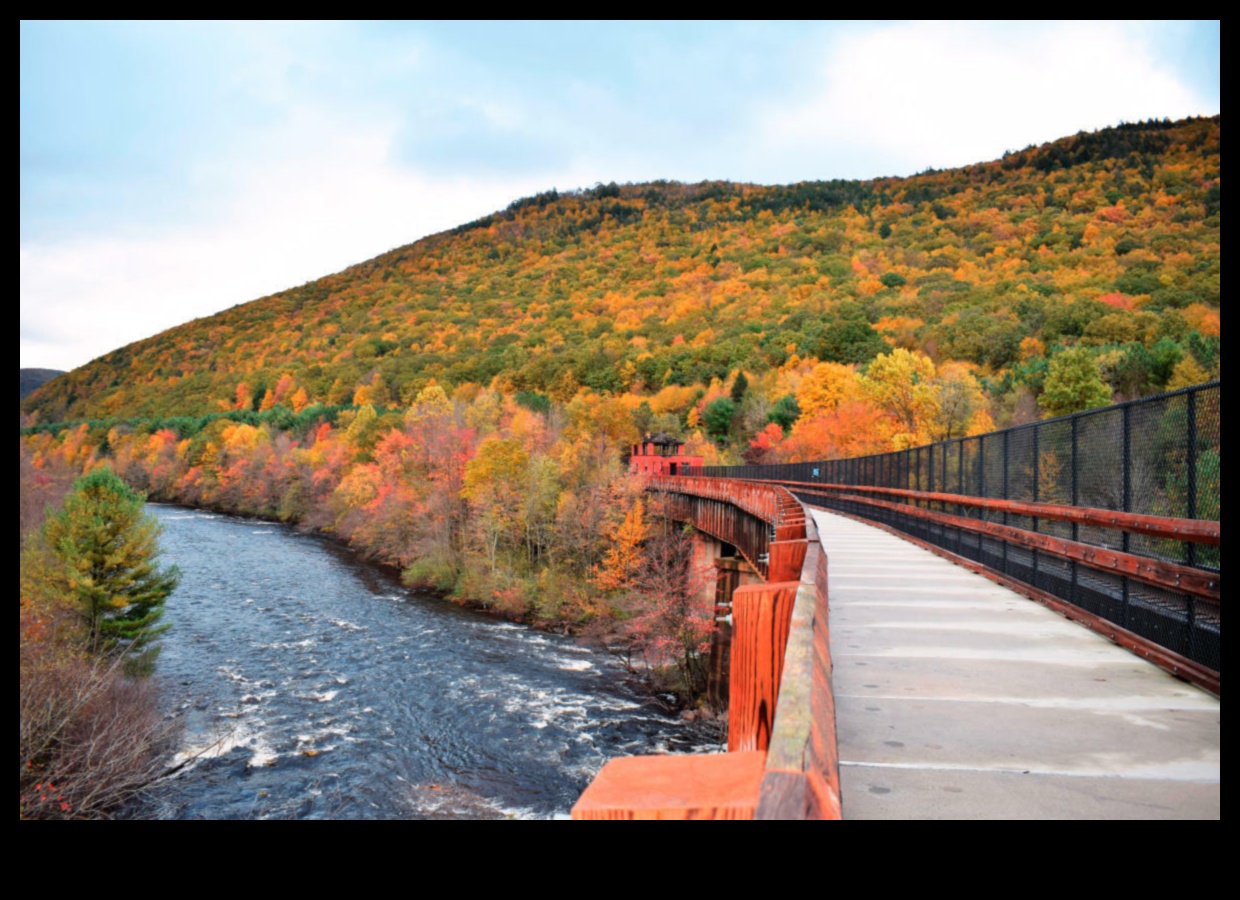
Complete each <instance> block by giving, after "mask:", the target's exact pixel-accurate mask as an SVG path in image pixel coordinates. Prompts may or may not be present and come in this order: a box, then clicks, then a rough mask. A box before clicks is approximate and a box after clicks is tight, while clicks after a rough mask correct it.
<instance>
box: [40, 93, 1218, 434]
mask: <svg viewBox="0 0 1240 900" xmlns="http://www.w3.org/2000/svg"><path fill="white" fill-rule="evenodd" d="M1220 121H1221V120H1220V117H1214V118H1213V119H1196V120H1186V121H1182V122H1176V123H1170V122H1150V123H1143V124H1137V125H1125V126H1120V127H1118V128H1112V129H1106V130H1104V131H1100V132H1096V133H1092V134H1085V133H1082V134H1079V135H1075V136H1073V137H1068V138H1064V139H1062V140H1058V141H1055V142H1053V143H1050V144H1046V145H1043V146H1041V147H1038V148H1029V149H1026V150H1024V151H1020V152H1019V153H1013V154H1008V155H1006V156H1005V157H1004V158H1003V159H1002V160H997V161H994V162H990V163H982V164H978V165H973V166H967V167H963V168H960V169H953V170H948V171H941V172H935V171H931V172H926V173H923V174H920V175H916V176H913V177H910V178H883V179H876V180H873V181H865V182H845V181H830V182H810V183H803V184H797V185H789V186H774V187H763V186H755V185H741V184H728V183H719V182H710V183H702V184H697V185H684V184H678V183H673V182H657V183H652V184H644V185H624V186H616V185H614V184H613V185H606V186H598V187H596V188H594V189H592V190H586V191H581V192H574V193H568V194H557V193H556V192H554V191H552V192H548V193H546V194H541V195H538V196H536V197H532V198H526V199H523V200H520V201H517V202H515V203H513V204H512V205H511V206H509V207H508V209H506V210H504V211H503V212H500V213H496V214H494V215H492V216H488V217H485V218H484V219H481V220H478V221H476V222H472V223H469V224H467V225H463V226H461V227H459V228H456V229H454V230H452V231H450V232H445V233H442V234H438V235H434V236H431V237H428V238H425V239H423V240H421V241H418V242H417V243H415V244H411V245H409V246H406V247H402V248H399V249H396V250H393V251H391V252H389V253H385V254H383V255H382V256H379V257H376V258H375V259H372V260H369V261H367V262H364V263H361V264H359V265H356V266H353V267H351V268H349V269H346V270H345V271H343V272H339V273H336V274H334V275H329V276H327V277H325V278H321V279H319V280H317V281H314V282H310V283H308V284H306V285H303V286H301V287H298V288H293V289H290V290H287V291H284V292H282V293H279V294H275V295H273V296H270V297H264V298H260V299H258V300H255V301H253V302H251V303H246V304H243V305H240V306H237V307H234V308H232V309H229V310H226V311H224V312H221V313H219V314H217V315H214V316H211V317H208V318H204V319H200V320H196V321H193V322H189V323H187V324H185V325H182V326H179V327H177V328H173V329H170V330H168V331H166V332H163V333H162V334H158V335H155V336H154V337H151V338H148V339H146V340H143V341H139V342H136V343H134V344H131V345H129V346H127V347H123V348H120V349H118V350H115V351H113V352H112V353H109V354H107V355H106V356H103V357H101V358H100V359H97V360H95V361H93V362H91V363H90V364H88V365H86V366H83V367H81V368H79V369H76V370H74V371H73V372H71V373H69V374H68V375H67V376H66V377H64V378H60V379H57V380H56V381H55V382H53V383H51V384H49V385H47V386H46V387H44V388H43V389H41V390H39V391H36V392H35V393H34V394H33V395H32V396H30V397H29V398H27V399H26V400H25V401H24V402H23V404H22V408H23V410H25V411H27V412H31V413H36V414H37V418H38V419H39V420H40V421H45V422H46V421H55V420H63V419H68V418H92V417H102V416H155V415H171V414H185V415H189V414H200V413H203V412H206V411H211V410H217V409H222V408H228V407H233V408H236V407H244V406H252V407H254V408H259V407H262V406H264V405H265V406H270V405H271V404H273V403H281V404H288V405H294V406H297V405H299V404H304V403H306V402H311V401H322V402H326V403H341V402H350V401H357V402H373V403H376V404H393V405H394V404H403V403H407V402H408V401H409V400H410V399H411V397H412V396H414V395H415V394H416V392H417V391H418V390H419V389H420V388H422V387H423V386H425V385H426V384H427V383H428V382H429V381H430V380H432V379H435V380H437V381H438V382H440V383H441V384H444V385H445V386H448V387H449V388H451V387H452V386H456V385H460V384H464V383H469V382H473V383H482V384H486V383H490V382H492V380H493V379H495V378H496V377H497V376H498V377H499V379H500V386H501V387H504V388H505V389H507V390H527V391H539V392H544V393H547V394H550V395H551V396H553V397H557V398H562V399H567V398H569V397H571V396H572V395H573V394H574V393H575V392H576V390H577V389H578V388H579V387H581V386H587V387H592V388H594V389H598V390H611V391H616V392H622V391H632V392H634V393H639V394H646V393H650V392H652V391H656V390H658V389H659V388H661V387H663V386H664V385H667V384H681V385H692V384H696V383H705V382H708V381H709V380H710V379H711V378H713V377H722V376H726V374H727V373H728V372H729V371H730V370H732V369H735V368H737V367H743V368H745V369H747V370H748V371H750V372H761V371H764V370H766V369H769V368H771V367H776V366H780V365H782V364H784V363H785V362H786V361H787V360H788V359H789V357H790V356H792V355H794V354H795V355H798V356H800V357H803V358H804V357H816V358H818V359H821V360H836V361H842V362H866V361H867V360H869V359H871V358H873V356H874V355H875V354H876V353H879V352H882V351H885V350H886V349H887V348H888V347H889V346H891V345H898V346H905V347H910V348H916V349H921V350H923V351H925V352H928V353H930V354H931V355H932V356H935V357H938V358H944V359H959V360H966V361H969V362H971V363H974V364H975V365H976V366H978V367H979V371H980V372H981V373H982V374H984V375H988V376H990V377H991V379H992V380H991V384H992V385H998V386H1001V385H1003V384H1010V383H1011V382H1012V381H1013V379H1015V380H1016V381H1020V380H1021V379H1029V378H1036V377H1037V374H1036V373H1037V371H1038V366H1039V364H1041V363H1042V362H1043V361H1044V357H1045V356H1046V354H1048V353H1049V352H1051V350H1052V349H1053V348H1054V347H1055V346H1056V345H1057V344H1064V345H1069V344H1077V343H1080V344H1083V345H1085V346H1090V347H1094V348H1097V350H1098V352H1099V353H1100V354H1102V353H1104V352H1107V350H1106V348H1116V349H1115V352H1117V353H1121V355H1122V354H1124V353H1128V352H1129V351H1127V350H1124V349H1123V348H1135V347H1144V348H1147V349H1148V350H1149V352H1150V354H1153V355H1152V356H1151V359H1154V358H1155V357H1156V356H1157V354H1156V353H1154V348H1156V347H1158V346H1162V347H1163V348H1164V350H1165V349H1166V348H1167V347H1168V346H1169V345H1168V344H1166V343H1165V342H1168V341H1169V342H1171V344H1174V345H1175V347H1177V348H1179V350H1178V351H1177V352H1179V353H1180V354H1181V355H1183V354H1185V353H1189V352H1191V353H1192V354H1193V355H1194V356H1196V357H1197V359H1198V361H1199V362H1200V363H1201V364H1202V365H1203V366H1204V367H1205V368H1206V369H1210V368H1211V367H1212V366H1213V365H1214V364H1215V363H1214V359H1215V357H1216V354H1217V344H1218V331H1219V313H1218V307H1219V300H1220V239H1221V238H1220V231H1221V181H1220V178H1221V175H1220V144H1221V137H1220ZM1160 341H1162V342H1164V344H1161V345H1160V344H1159V342H1160ZM1168 352H1170V351H1168ZM1134 358H1135V357H1134ZM1117 359H1119V358H1117ZM1127 359H1128V356H1122V359H1119V362H1116V361H1114V360H1113V361H1112V362H1113V368H1115V369H1116V371H1118V367H1120V366H1121V364H1123V363H1124V361H1125V360H1127ZM1142 365H1144V366H1145V369H1144V370H1142V371H1141V372H1139V373H1138V374H1136V375H1131V374H1129V375H1124V374H1123V373H1120V375H1115V377H1117V378H1120V377H1122V378H1126V379H1127V382H1126V385H1127V387H1125V389H1124V390H1123V391H1122V392H1121V393H1128V394H1132V393H1139V392H1141V391H1148V390H1152V389H1157V388H1158V387H1160V386H1161V385H1160V379H1161V383H1165V382H1166V378H1167V373H1166V371H1163V370H1165V369H1166V368H1167V367H1166V366H1165V365H1164V366H1162V369H1159V368H1158V366H1157V365H1156V364H1155V363H1148V364H1147V363H1142ZM1042 368H1043V370H1044V365H1043V366H1042ZM1108 371H1109V370H1108ZM1031 373H1032V374H1031ZM1112 374H1114V373H1112Z"/></svg>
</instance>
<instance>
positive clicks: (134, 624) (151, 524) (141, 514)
mask: <svg viewBox="0 0 1240 900" xmlns="http://www.w3.org/2000/svg"><path fill="white" fill-rule="evenodd" d="M159 533H160V526H159V524H158V523H157V522H156V521H155V519H154V518H153V517H151V516H149V515H147V514H146V512H145V510H144V506H143V499H142V496H141V495H140V494H138V493H137V492H135V491H134V490H133V489H131V488H130V487H129V486H128V485H126V484H125V483H124V482H123V481H121V480H120V478H118V477H117V476H116V474H115V473H114V472H113V471H112V470H111V469H110V468H108V467H106V466H105V467H101V468H98V469H95V470H94V471H93V472H91V473H90V474H88V475H84V476H82V477H81V478H79V479H78V480H77V482H75V483H74V486H73V490H72V491H71V492H70V493H69V495H68V496H67V497H66V498H65V502H64V505H63V506H62V507H61V510H60V512H59V513H57V514H56V515H54V516H52V517H51V518H49V519H48V520H47V522H46V524H45V525H44V528H43V536H44V539H45V540H46V542H47V545H48V547H49V548H50V549H51V552H52V554H53V556H54V557H55V559H56V561H57V562H58V564H59V571H57V572H55V573H54V576H53V577H54V578H56V580H57V581H59V582H60V584H61V585H62V586H63V589H64V591H65V593H66V594H68V595H70V596H73V597H75V598H76V600H77V603H78V607H79V611H80V613H81V616H82V618H83V621H84V623H85V627H86V633H87V645H88V647H89V648H90V649H91V650H92V651H94V652H96V653H103V654H107V655H112V656H118V657H123V658H124V659H125V661H126V663H127V665H128V666H129V667H130V669H131V670H132V671H135V672H149V671H150V670H151V669H152V667H153V665H154V662H155V657H156V655H157V654H158V652H159V648H158V645H156V644H155V643H154V642H153V641H154V638H155V637H157V636H158V635H159V634H161V633H162V632H163V631H165V630H166V628H167V626H161V625H159V620H160V619H161V618H162V617H163V614H164V601H165V599H166V598H167V597H168V595H169V594H171V593H172V591H173V589H175V588H176V585H177V582H178V580H179V579H180V573H179V572H178V571H177V569H176V567H175V566H173V567H171V568H166V569H159V568H157V567H156V564H155V562H156V557H157V555H158V552H159V548H158V545H157V539H158V537H159Z"/></svg>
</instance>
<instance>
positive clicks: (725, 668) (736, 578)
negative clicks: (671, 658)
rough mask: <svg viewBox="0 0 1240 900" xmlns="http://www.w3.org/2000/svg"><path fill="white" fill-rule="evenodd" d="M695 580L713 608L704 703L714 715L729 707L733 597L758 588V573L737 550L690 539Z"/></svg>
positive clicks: (700, 535) (699, 536)
mask: <svg viewBox="0 0 1240 900" xmlns="http://www.w3.org/2000/svg"><path fill="white" fill-rule="evenodd" d="M692 565H693V567H694V569H693V571H694V577H695V579H696V580H697V581H698V582H699V583H700V584H701V588H700V590H701V600H702V601H703V602H704V603H713V604H714V607H715V630H714V632H713V633H712V634H711V641H710V663H709V668H708V670H707V680H706V702H707V703H709V704H710V706H711V709H713V710H715V711H716V712H723V711H724V710H726V709H727V708H728V703H729V693H730V692H729V672H730V660H731V656H732V595H733V593H734V592H735V591H736V589H737V588H739V587H741V586H743V585H747V584H760V583H761V582H762V576H761V574H759V572H758V570H757V569H755V568H754V567H753V566H751V565H750V564H749V563H748V562H746V560H745V558H744V557H743V556H739V555H737V553H736V548H735V547H733V546H732V545H731V544H725V543H723V542H722V541H719V540H717V539H715V538H713V537H711V536H710V535H708V534H704V533H702V532H700V531H699V532H697V533H696V534H694V536H693V561H692Z"/></svg>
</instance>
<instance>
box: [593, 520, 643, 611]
mask: <svg viewBox="0 0 1240 900" xmlns="http://www.w3.org/2000/svg"><path fill="white" fill-rule="evenodd" d="M646 532H647V526H646V522H645V508H644V506H643V504H642V501H641V498H640V497H639V498H637V500H635V501H634V503H633V506H632V507H631V508H630V509H629V511H628V513H627V514H626V515H625V517H624V520H623V521H622V522H621V523H620V525H619V527H617V528H616V530H615V532H614V533H613V534H612V544H611V547H610V548H609V549H608V550H607V553H606V555H605V556H604V557H603V565H602V567H601V568H600V569H599V570H598V571H597V572H596V573H595V576H594V582H595V584H597V585H598V586H599V587H601V588H603V590H608V591H615V590H622V589H624V588H627V587H630V586H631V585H632V584H633V579H634V577H635V576H636V575H637V571H638V567H639V566H640V565H641V545H642V541H644V540H645V539H646Z"/></svg>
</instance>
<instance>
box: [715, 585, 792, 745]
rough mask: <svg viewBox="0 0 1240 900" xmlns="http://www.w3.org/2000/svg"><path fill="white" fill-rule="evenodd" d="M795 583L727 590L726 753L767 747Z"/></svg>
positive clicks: (749, 586)
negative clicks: (729, 608) (729, 642)
mask: <svg viewBox="0 0 1240 900" xmlns="http://www.w3.org/2000/svg"><path fill="white" fill-rule="evenodd" d="M798 587H800V582H797V581H786V582H782V583H767V584H750V585H746V586H744V587H739V588H737V589H736V590H735V591H734V592H733V594H732V672H731V675H730V677H729V679H728V692H729V694H730V695H731V705H730V707H729V710H728V751H729V752H735V751H739V750H765V749H766V748H767V747H768V746H770V743H771V728H772V726H773V724H774V722H775V701H776V699H777V698H778V697H779V682H780V677H781V676H782V675H783V671H784V649H785V648H786V647H787V646H788V624H789V622H790V621H791V620H792V605H793V603H794V602H795V601H796V595H797V588H798Z"/></svg>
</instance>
